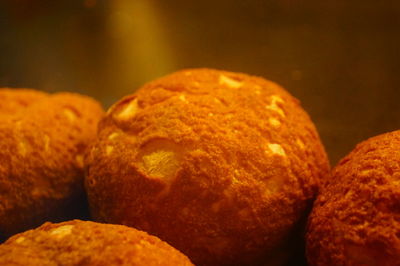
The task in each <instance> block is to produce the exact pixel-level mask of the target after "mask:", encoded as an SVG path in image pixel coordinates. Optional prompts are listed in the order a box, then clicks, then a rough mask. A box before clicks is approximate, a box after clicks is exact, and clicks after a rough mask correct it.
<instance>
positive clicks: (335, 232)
mask: <svg viewBox="0 0 400 266" xmlns="http://www.w3.org/2000/svg"><path fill="white" fill-rule="evenodd" d="M399 147H400V131H395V132H391V133H387V134H383V135H380V136H377V137H374V138H371V139H368V140H367V141H364V142H362V143H360V144H359V145H357V147H356V148H355V149H354V150H353V151H352V152H351V153H350V154H349V155H347V156H346V157H344V158H343V159H342V160H341V161H340V162H339V164H338V165H337V166H336V167H335V168H334V170H333V171H332V174H331V177H330V178H329V179H328V181H327V182H326V184H325V185H324V186H323V189H322V192H321V194H320V195H319V196H318V199H317V200H316V202H315V205H314V208H313V211H312V214H311V216H310V218H309V224H308V233H307V256H308V261H309V263H310V265H324V266H329V265H387V266H389V265H391V266H393V265H400V239H399V238H400V186H399V184H400V183H399V182H400V153H399Z"/></svg>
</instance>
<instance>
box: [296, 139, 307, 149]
mask: <svg viewBox="0 0 400 266" xmlns="http://www.w3.org/2000/svg"><path fill="white" fill-rule="evenodd" d="M296 143H297V145H298V146H299V147H300V149H304V148H305V147H306V146H305V145H304V142H303V141H301V139H296Z"/></svg>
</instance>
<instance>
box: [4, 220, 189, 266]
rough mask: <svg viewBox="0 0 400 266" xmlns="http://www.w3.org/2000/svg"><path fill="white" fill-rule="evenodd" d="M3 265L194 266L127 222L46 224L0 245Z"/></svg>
mask: <svg viewBox="0 0 400 266" xmlns="http://www.w3.org/2000/svg"><path fill="white" fill-rule="evenodd" d="M0 265H15V266H17V265H21V266H26V265H31V266H48V265H49V266H53V265H64V266H73V265H88V266H89V265H107V266H116V265H126V266H128V265H132V266H134V265H138V266H139V265H140V266H142V265H146V266H152V265H193V264H192V263H191V262H190V260H189V259H188V258H187V257H186V256H185V255H183V254H182V253H180V252H179V251H178V250H176V249H174V248H173V247H171V246H170V245H168V244H167V243H165V242H163V241H161V240H160V239H158V238H157V237H155V236H151V235H148V234H147V233H145V232H142V231H139V230H136V229H134V228H130V227H127V226H123V225H114V224H100V223H94V222H88V221H80V220H74V221H68V222H63V223H59V224H52V223H49V222H47V223H45V224H43V225H42V226H40V227H39V228H36V229H34V230H29V231H26V232H24V233H20V234H17V235H15V236H13V237H11V238H10V239H8V240H7V241H6V242H5V243H4V244H2V245H0Z"/></svg>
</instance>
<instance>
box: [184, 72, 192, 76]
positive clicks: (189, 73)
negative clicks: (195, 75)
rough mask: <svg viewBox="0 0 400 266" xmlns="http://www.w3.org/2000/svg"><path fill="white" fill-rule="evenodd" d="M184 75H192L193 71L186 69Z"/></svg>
mask: <svg viewBox="0 0 400 266" xmlns="http://www.w3.org/2000/svg"><path fill="white" fill-rule="evenodd" d="M183 75H185V76H191V75H192V72H191V71H185V72H183Z"/></svg>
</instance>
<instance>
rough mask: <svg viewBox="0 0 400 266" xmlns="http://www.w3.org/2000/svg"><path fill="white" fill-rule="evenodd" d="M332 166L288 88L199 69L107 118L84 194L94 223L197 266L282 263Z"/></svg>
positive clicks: (166, 81)
mask: <svg viewBox="0 0 400 266" xmlns="http://www.w3.org/2000/svg"><path fill="white" fill-rule="evenodd" d="M328 168H329V166H328V161H327V157H326V154H325V152H324V149H323V147H322V145H321V142H320V140H319V137H318V134H317V131H316V130H315V127H314V125H313V124H312V122H311V121H310V119H309V117H308V115H307V114H306V113H305V112H304V111H303V109H302V108H301V107H300V105H299V102H298V101H297V100H296V99H294V98H293V97H292V96H291V95H289V93H287V92H286V91H285V90H284V89H282V88H281V87H279V86H278V85H276V84H274V83H272V82H270V81H267V80H264V79H262V78H259V77H253V76H249V75H245V74H239V73H231V72H225V71H218V70H211V69H193V70H185V71H181V72H177V73H174V74H171V75H169V76H166V77H163V78H161V79H158V80H156V81H153V82H150V83H148V84H147V85H145V86H144V87H142V88H141V89H139V90H138V91H137V93H135V94H133V95H130V96H127V97H125V98H123V99H122V100H121V101H119V102H118V103H116V104H115V105H114V106H113V107H112V108H111V109H110V110H109V111H108V114H107V116H106V118H105V119H104V120H102V122H101V123H100V126H99V134H98V140H97V143H96V144H95V145H94V147H93V149H92V151H91V155H90V156H89V158H88V176H87V179H86V186H87V191H88V196H89V203H90V206H91V211H92V214H93V215H94V217H95V219H97V220H99V221H105V222H110V223H121V224H125V225H129V226H133V227H137V228H139V229H141V230H144V231H147V232H149V233H151V234H154V235H156V236H158V237H160V238H161V239H163V240H165V241H167V242H168V243H170V244H171V245H173V246H174V247H176V248H178V249H179V250H181V251H182V252H184V253H185V254H187V255H188V256H189V258H191V260H192V261H193V262H194V263H195V264H199V265H203V264H208V265H216V264H220V265H222V264H256V263H259V262H266V261H267V262H268V263H270V264H271V265H272V264H273V263H276V264H278V261H280V259H281V256H282V255H283V253H284V252H287V251H286V250H284V248H283V246H285V245H286V241H285V240H286V239H287V237H288V236H289V234H290V232H291V230H292V228H293V226H294V225H295V224H296V223H297V222H298V220H299V218H300V216H301V215H302V214H303V212H304V210H305V208H306V206H307V204H308V201H309V200H311V199H312V198H313V197H314V194H315V192H316V190H317V185H318V182H319V181H318V180H319V178H321V177H322V176H323V175H324V174H325V173H327V171H328ZM281 251H282V252H283V253H282V252H281Z"/></svg>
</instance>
